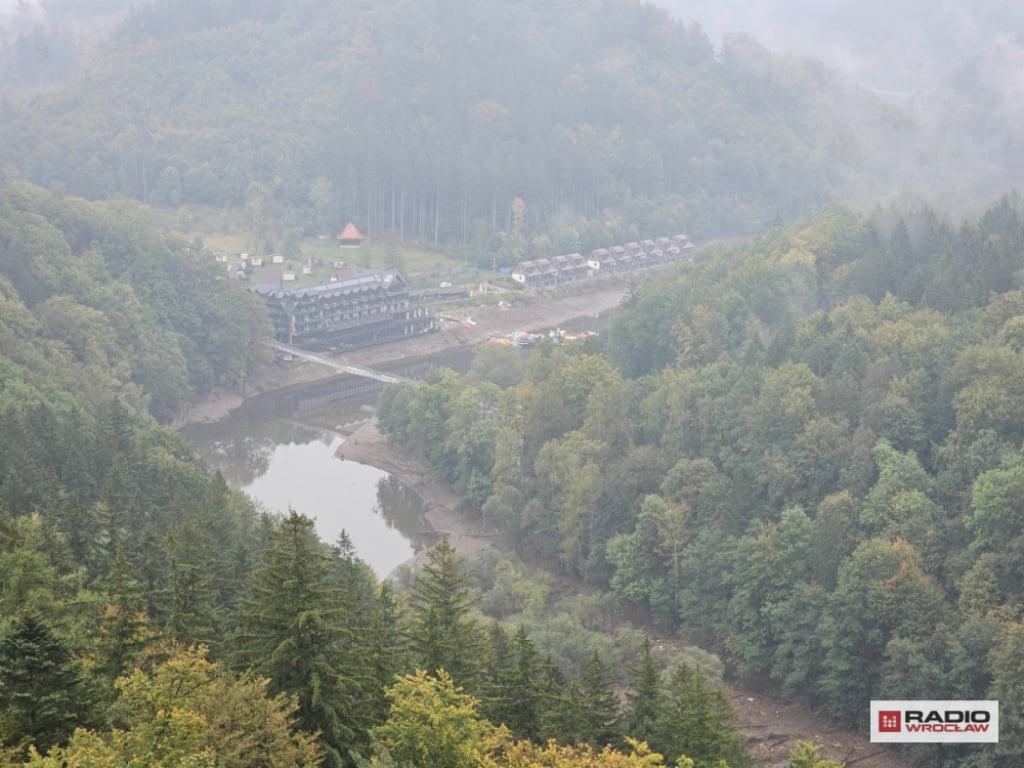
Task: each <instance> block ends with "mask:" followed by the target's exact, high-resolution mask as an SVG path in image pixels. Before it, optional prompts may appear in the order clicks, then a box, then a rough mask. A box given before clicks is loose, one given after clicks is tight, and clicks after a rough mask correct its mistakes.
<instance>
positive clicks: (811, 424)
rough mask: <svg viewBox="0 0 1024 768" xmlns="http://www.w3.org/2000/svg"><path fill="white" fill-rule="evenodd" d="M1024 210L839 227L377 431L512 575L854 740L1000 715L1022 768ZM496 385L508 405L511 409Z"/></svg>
mask: <svg viewBox="0 0 1024 768" xmlns="http://www.w3.org/2000/svg"><path fill="white" fill-rule="evenodd" d="M1022 253H1024V204H1022V201H1021V198H1020V197H1019V196H1017V195H1011V196H1008V197H1006V198H1004V199H1002V200H1000V201H999V202H998V203H996V204H994V205H992V206H991V207H990V208H988V209H987V210H986V211H985V213H984V215H982V216H981V217H980V219H979V220H978V221H976V222H964V223H962V224H961V223H953V222H947V221H944V220H943V219H942V218H941V217H939V216H937V215H936V214H935V213H934V212H933V211H931V210H930V209H928V208H923V207H922V208H919V209H915V210H913V211H909V212H906V213H905V214H904V215H896V214H885V213H881V212H880V213H878V214H877V215H876V216H875V217H874V218H872V219H871V220H866V219H864V218H863V217H861V216H859V215H857V214H854V213H852V212H850V211H848V210H844V209H841V208H835V207H833V208H830V209H828V210H826V211H823V212H822V213H821V214H819V215H817V216H815V217H814V218H812V219H810V220H808V221H806V222H804V223H802V224H800V225H797V226H794V227H792V228H787V229H783V228H778V229H775V230H772V231H771V232H770V233H768V234H766V235H765V236H763V237H761V238H757V239H754V240H752V241H750V242H748V243H744V244H742V245H735V246H731V247H724V246H722V247H709V248H706V249H704V251H703V252H702V255H703V258H702V259H701V258H698V261H697V263H694V264H691V265H685V266H683V267H681V268H680V270H679V272H678V273H677V274H676V275H675V276H674V277H673V278H672V279H663V280H657V281H651V282H648V283H645V284H643V285H642V286H641V287H640V289H639V290H638V291H637V292H636V293H635V294H634V295H633V296H632V297H630V299H629V300H628V301H627V302H626V305H625V306H624V307H623V309H622V310H621V311H620V312H619V313H618V314H617V315H616V316H615V318H614V319H613V321H612V325H611V327H610V329H609V332H608V334H607V336H606V338H605V339H604V344H603V345H602V347H600V348H598V347H596V346H593V345H591V346H590V348H587V347H586V346H585V345H584V346H575V345H574V346H573V347H571V348H570V347H556V346H550V345H548V344H545V345H544V346H542V347H541V348H540V349H538V350H536V351H533V352H532V353H531V354H530V356H529V358H528V360H527V361H526V364H525V367H521V368H519V369H518V370H521V371H522V373H521V374H520V375H519V376H518V377H517V380H516V381H513V382H510V381H508V378H507V377H508V374H509V372H510V371H515V370H517V367H516V366H515V365H514V360H513V359H512V357H514V356H515V355H517V354H518V353H516V352H515V351H513V350H508V349H498V348H488V349H486V350H481V352H480V354H479V355H478V357H477V359H476V361H475V363H474V368H473V371H472V372H471V374H470V376H469V377H467V378H466V379H460V378H459V377H457V376H455V375H454V374H452V373H451V372H447V373H445V372H443V371H442V372H437V373H435V374H434V375H433V378H432V379H431V380H430V381H429V382H428V383H427V384H426V385H423V386H420V387H418V388H412V387H409V386H403V385H394V386H391V387H389V388H387V389H386V390H385V392H384V395H383V397H382V400H381V405H380V412H379V419H380V423H381V426H382V427H383V428H384V429H385V430H386V431H387V433H388V435H389V436H390V437H391V439H393V440H395V441H397V442H399V443H401V444H402V445H405V446H407V447H409V448H410V449H412V450H418V451H421V452H422V454H423V455H424V456H425V457H426V458H427V459H428V460H430V461H431V462H432V464H433V465H434V466H435V467H436V469H437V471H438V472H439V473H441V474H442V476H444V477H445V478H446V479H448V480H449V481H450V482H452V483H453V484H454V486H455V487H456V488H458V489H459V490H460V492H461V493H462V494H463V495H464V497H465V499H466V500H467V507H469V508H470V509H475V510H478V512H479V514H481V515H482V516H483V518H484V519H485V520H486V521H489V522H490V523H491V524H492V525H494V526H496V527H497V528H498V529H499V530H500V531H502V533H503V535H504V537H505V539H506V540H507V542H508V543H509V544H511V545H513V546H514V547H515V548H516V550H517V551H518V552H520V553H521V554H522V555H523V556H524V557H527V558H532V559H534V560H536V561H539V562H542V563H545V564H547V565H549V566H551V567H555V568H558V569H562V570H564V571H566V572H568V573H571V574H575V575H578V576H581V577H582V578H584V579H585V580H587V581H589V582H590V583H592V584H594V585H595V586H598V587H601V588H603V589H606V590H610V591H611V592H612V593H614V594H615V595H617V596H619V597H620V598H621V599H623V600H625V601H627V602H630V603H635V604H637V605H639V606H643V607H645V608H646V609H648V610H649V611H650V612H651V614H652V615H653V617H654V619H655V620H657V621H659V622H661V623H662V624H663V625H665V626H666V627H671V628H678V629H679V630H680V631H681V632H682V633H683V634H684V636H687V637H691V638H697V639H699V640H700V641H701V642H702V643H703V644H704V647H707V648H708V649H709V650H714V651H716V652H718V653H720V654H722V656H723V658H724V659H725V661H726V663H727V665H728V667H729V668H730V669H731V670H732V671H733V672H734V673H736V674H738V675H741V676H743V677H746V678H750V679H753V680H758V679H768V678H770V679H772V680H774V681H777V682H778V683H779V684H781V686H782V688H783V690H785V691H787V692H790V693H793V694H797V695H800V696H803V697H805V698H806V699H807V700H809V701H811V702H814V703H815V704H816V705H818V706H821V707H823V708H824V709H825V710H826V711H827V712H829V713H830V714H831V715H832V716H833V717H835V718H836V719H837V720H838V721H839V722H842V723H847V724H866V713H867V711H868V702H869V700H870V699H872V698H875V699H879V698H883V699H884V698H891V699H944V698H948V699H986V698H991V699H997V700H1000V701H1001V702H1003V703H1004V705H1005V706H1004V707H1003V709H1002V718H1001V728H1000V741H999V744H998V746H994V745H993V746H988V747H985V748H975V747H952V746H950V745H943V747H944V748H943V749H939V748H938V747H932V746H928V745H921V746H917V747H915V748H914V749H913V750H910V752H909V754H910V755H911V756H912V757H913V758H914V759H915V762H916V764H919V765H922V766H932V767H936V766H960V765H971V766H1005V767H1006V768H1009V766H1015V765H1020V763H1021V760H1022V758H1024V720H1022V719H1021V717H1020V713H1019V711H1018V708H1017V707H1015V706H1013V702H1015V701H1019V700H1020V698H1021V695H1022V692H1024V678H1022V676H1021V671H1020V664H1019V660H1020V658H1021V653H1022V652H1024V648H1022V639H1024V623H1022V622H1021V617H1020V607H1019V606H1020V604H1021V602H1022V599H1024V593H1022V591H1021V584H1022V581H1021V576H1020V574H1021V565H1020V563H1021V556H1020V552H1021V550H1022V546H1024V523H1022V520H1024V517H1022V510H1021V499H1022V498H1024V496H1022V493H1024V453H1022V450H1021V441H1022V439H1024V410H1022V407H1021V404H1022V403H1024V391H1022V389H1021V388H1022V382H1024V357H1022V350H1024V347H1022V338H1024V337H1022V335H1021V330H1022V328H1024V294H1022V292H1021V290H1020V288H1019V287H1015V286H1019V281H1020V275H1021V268H1022V266H1024V263H1022V257H1021V254H1022ZM496 382H501V385H500V386H499V384H498V383H496Z"/></svg>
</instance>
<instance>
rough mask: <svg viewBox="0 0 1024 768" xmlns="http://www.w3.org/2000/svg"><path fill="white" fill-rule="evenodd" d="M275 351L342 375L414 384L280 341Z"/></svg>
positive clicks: (275, 346) (275, 343)
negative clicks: (347, 374) (322, 366)
mask: <svg viewBox="0 0 1024 768" xmlns="http://www.w3.org/2000/svg"><path fill="white" fill-rule="evenodd" d="M274 349H276V350H278V351H280V352H284V353H285V354H288V355H291V356H292V357H294V358H296V359H298V360H307V361H309V362H311V363H317V364H318V365H326V366H327V367H328V368H333V369H334V370H336V371H340V372H341V373H351V374H352V375H353V376H363V377H364V378H367V379H376V380H377V381H383V382H384V383H385V384H398V383H400V382H403V381H407V382H412V379H407V378H405V377H404V376H395V375H394V374H391V373H384V372H383V371H376V370H374V369H373V368H364V367H362V366H359V365H349V364H348V363H342V362H340V361H338V360H332V359H331V358H329V357H324V356H323V355H318V354H316V353H315V352H309V351H307V350H305V349H299V348H298V347H293V346H292V345H291V344H283V343H281V342H279V341H276V342H274Z"/></svg>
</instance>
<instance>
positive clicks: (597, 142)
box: [0, 0, 1000, 280]
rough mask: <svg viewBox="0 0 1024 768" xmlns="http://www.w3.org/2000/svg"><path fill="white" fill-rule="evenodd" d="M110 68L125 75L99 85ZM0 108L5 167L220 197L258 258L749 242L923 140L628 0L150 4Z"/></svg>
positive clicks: (788, 71)
mask: <svg viewBox="0 0 1024 768" xmlns="http://www.w3.org/2000/svg"><path fill="white" fill-rule="evenodd" d="M339 29H345V30H346V33H345V34H344V35H342V36H340V37H339V36H338V34H337V30H339ZM48 48H49V49H51V50H53V51H60V52H61V53H63V52H65V51H67V50H68V49H69V47H68V46H67V45H65V44H63V43H56V42H54V43H53V44H52V45H50V46H48ZM268 51H271V53H269V54H268V53H267V52H268ZM12 55H13V52H12ZM4 60H5V62H6V61H7V60H8V59H7V58H6V57H5V58H4ZM609 61H620V62H623V63H624V65H623V66H618V67H612V68H609V67H608V66H607V63H608V62H609ZM125 71H131V72H134V73H135V76H134V77H133V78H132V82H131V83H130V84H128V83H125V82H123V79H122V78H118V77H116V76H113V75H112V74H111V73H117V72H125ZM499 76H500V77H504V78H505V81H506V87H505V88H504V89H503V90H502V91H501V93H495V91H494V89H493V83H494V81H495V78H496V77H499ZM267 83H272V84H273V87H269V88H268V87H265V85H266V84H267ZM596 94H601V96H600V98H598V97H596ZM355 105H358V107H356V106H355ZM353 109H358V111H359V114H360V115H361V119H360V120H356V121H354V120H352V119H351V116H352V111H353ZM6 110H7V111H6V112H5V119H4V120H3V121H2V123H0V129H2V130H0V147H2V151H0V165H9V166H12V167H14V168H16V169H17V171H18V172H19V173H20V174H22V175H23V176H25V177H26V178H29V179H33V180H35V181H36V182H37V183H51V182H54V183H59V184H60V185H61V186H62V188H64V189H67V190H68V191H69V192H70V193H72V194H79V195H84V196H87V197H90V198H99V197H109V196H113V195H127V196H129V197H133V198H135V199H138V200H141V201H143V202H145V203H148V204H157V205H167V206H171V207H177V206H179V205H181V204H185V203H188V204H198V205H225V204H226V205H230V206H232V207H234V208H237V209H243V210H244V212H245V215H246V219H247V223H246V229H247V235H248V237H249V239H250V241H251V243H252V244H253V246H254V247H256V248H259V249H263V248H265V246H266V245H267V244H273V243H276V242H277V243H279V242H281V241H282V240H283V238H284V233H286V232H287V231H289V230H295V229H297V228H299V227H302V228H304V229H306V230H308V231H310V232H315V233H318V234H325V235H333V234H334V233H335V232H336V231H338V229H339V228H340V227H341V226H342V225H344V223H345V222H346V220H349V219H351V220H354V221H356V222H358V223H359V224H360V226H361V227H362V228H364V229H365V230H366V231H367V233H368V234H370V235H371V236H374V237H377V236H384V237H387V236H389V235H391V236H394V235H397V236H398V237H408V236H410V235H411V236H414V237H416V238H419V239H421V240H424V241H428V242H431V243H434V244H439V243H441V242H445V241H456V240H457V241H459V242H461V243H462V244H463V245H464V246H466V247H467V248H472V249H473V250H475V251H476V252H477V253H489V254H496V258H498V259H500V261H501V263H502V264H505V265H511V264H513V263H515V262H516V261H519V260H520V259H522V258H527V257H529V256H532V255H535V254H532V253H531V252H530V251H531V250H532V249H534V248H537V247H541V248H543V246H544V244H545V243H554V244H564V245H565V249H566V251H573V250H589V249H591V248H594V247H597V246H598V245H606V244H608V243H609V242H614V241H625V240H629V239H635V234H634V233H635V232H636V231H639V232H645V233H652V234H653V233H666V232H671V231H673V230H674V229H676V228H678V227H679V223H680V222H681V221H684V222H687V223H688V224H687V225H688V226H690V227H691V229H692V230H693V231H695V232H697V231H699V232H701V233H712V232H713V233H721V232H749V231H754V230H757V229H760V228H761V227H763V225H764V224H765V223H766V222H768V221H770V220H771V219H772V218H773V217H775V216H782V217H785V218H787V219H788V218H791V217H793V216H797V215H801V214H803V213H806V212H807V211H809V210H812V209H815V208H818V207H820V205H821V204H822V203H823V202H825V201H827V200H828V199H829V198H830V197H831V196H832V195H834V194H836V193H837V192H844V191H845V192H847V193H850V192H852V191H853V190H859V189H860V187H861V186H862V185H864V184H865V183H866V182H867V181H868V180H871V181H872V182H875V183H880V184H883V185H888V184H890V183H895V182H896V181H897V180H898V181H900V182H904V183H906V180H907V177H908V176H910V175H913V176H917V175H919V174H920V171H921V168H920V164H912V163H909V162H905V163H899V164H897V163H895V162H893V163H878V162H875V161H874V157H875V155H876V154H877V153H876V152H875V151H873V149H874V146H876V145H877V146H882V145H884V146H887V147H892V148H893V152H894V155H895V156H897V157H899V153H898V151H897V149H896V147H901V148H904V152H903V153H902V154H903V156H905V157H906V158H910V157H912V156H914V150H916V149H918V148H919V147H920V145H921V144H923V143H925V142H926V141H927V140H926V139H925V138H924V137H923V136H920V135H919V134H918V133H917V132H914V131H911V130H908V129H907V127H906V126H905V125H904V124H901V123H899V122H898V121H894V120H893V118H892V116H891V114H890V112H889V110H888V109H887V108H885V107H883V106H882V105H881V104H880V103H879V102H878V101H877V100H875V99H874V98H871V97H869V96H867V95H865V94H861V93H858V92H855V91H851V89H849V88H848V87H847V86H846V84H845V83H843V82H842V81H841V80H840V79H839V78H838V76H832V75H827V74H826V73H825V71H824V70H822V69H821V68H820V67H818V66H816V65H813V64H811V63H809V62H802V61H799V62H798V61H795V60H788V59H784V58H781V57H776V56H773V55H771V54H769V53H768V52H767V51H766V50H764V49H761V48H759V47H758V46H756V44H754V43H753V41H750V40H740V39H733V40H731V41H730V44H729V45H728V46H727V47H726V48H725V49H724V50H723V51H722V54H721V55H720V56H719V55H716V54H715V51H714V48H713V46H712V43H711V41H709V40H708V38H707V36H706V35H705V34H704V32H703V31H702V30H701V28H700V27H699V25H697V24H695V23H689V24H684V23H681V22H678V21H674V20H673V19H671V18H670V17H669V16H668V15H667V14H666V13H664V12H663V11H660V10H657V9H655V8H653V7H650V8H648V7H645V6H636V5H635V4H633V3H629V2H624V1H623V0H615V1H614V2H608V3H607V4H606V6H603V7H602V9H601V12H600V13H595V12H594V11H593V9H590V8H586V7H579V6H575V5H573V4H572V3H564V2H559V3H556V4H554V5H551V6H533V5H530V6H526V7H523V6H522V5H521V4H515V3H509V2H505V1H504V0H501V1H493V2H490V3H487V4H485V5H484V6H481V7H480V8H479V9H478V10H477V12H476V13H474V14H471V15H459V14H457V13H454V12H453V11H452V10H451V8H450V7H448V6H446V5H444V4H441V5H437V6H434V5H431V6H420V5H417V4H415V3H411V2H408V0H391V2H388V3H386V4H384V5H381V6H376V5H375V6H353V7H348V6H346V7H340V6H335V5H333V4H322V3H308V2H303V3H301V4H299V5H298V6H294V7H292V6H288V5H285V4H282V3H279V2H273V1H268V2H262V3H251V4H240V3H234V2H224V3H215V4H212V5H211V4H209V3H207V4H202V3H192V2H189V3H185V4H182V3H181V2H174V3H172V2H166V1H163V2H156V3H152V4H149V5H146V6H145V7H141V8H138V9H135V11H134V12H133V13H132V14H131V15H130V17H129V19H128V20H127V21H126V22H125V23H124V24H123V25H122V27H121V29H120V31H119V33H118V34H117V35H115V38H114V40H113V41H112V42H111V44H110V45H109V46H103V47H102V48H101V49H97V50H94V51H91V55H90V56H88V57H83V58H82V60H81V62H80V65H79V66H78V67H77V68H75V70H74V71H73V72H72V74H71V76H70V77H69V78H68V80H67V82H66V83H64V84H63V85H62V86H61V87H58V88H55V89H53V91H52V92H51V93H49V94H47V96H46V97H45V98H36V99H29V98H26V99H24V100H12V101H11V103H10V104H9V105H8V106H7V107H6ZM254 113H258V114H260V115H262V119H261V120H259V121H258V124H257V125H254V124H253V120H252V115H253V114H254ZM809 126H813V131H812V130H809V128H808V127H809ZM853 126H857V127H856V128H854V127H853ZM868 130H870V132H871V133H870V134H869V135H871V137H872V138H871V141H872V144H870V145H861V143H860V142H861V139H860V138H859V137H858V134H859V133H861V132H862V131H863V132H867V131H868ZM766 146H769V147H771V151H765V147H766ZM355 147H358V148H359V150H358V151H352V150H351V148H355ZM425 148H430V154H429V157H427V156H426V155H425ZM948 156H949V153H946V154H945V155H939V154H938V153H935V155H934V156H933V163H932V164H933V165H934V164H935V163H940V164H942V163H945V162H946V158H947V157H948ZM897 167H898V169H899V173H900V176H899V178H898V179H897V178H896V176H895V169H896V168H897ZM541 255H550V254H543V253H542V254H541ZM485 258H486V257H485ZM483 260H484V259H481V261H483ZM486 261H487V262H490V261H491V260H490V259H489V258H486ZM389 262H391V260H390V259H389ZM487 266H491V264H490V263H488V264H487ZM990 271H991V272H992V275H991V277H990V278H989V279H991V280H994V279H996V277H998V276H999V274H1000V273H999V272H997V271H994V270H990Z"/></svg>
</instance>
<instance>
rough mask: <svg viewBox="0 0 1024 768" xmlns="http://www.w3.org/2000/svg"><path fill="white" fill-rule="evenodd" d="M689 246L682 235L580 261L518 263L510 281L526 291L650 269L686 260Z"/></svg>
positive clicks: (596, 253)
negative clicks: (522, 286) (518, 284)
mask: <svg viewBox="0 0 1024 768" xmlns="http://www.w3.org/2000/svg"><path fill="white" fill-rule="evenodd" d="M693 247H694V246H693V243H692V242H690V238H688V237H687V236H686V235H676V236H675V237H659V238H657V239H656V240H641V241H640V242H632V243H625V244H623V245H615V246H612V247H611V248H597V249H595V250H594V251H593V252H592V253H591V254H590V256H589V258H584V257H583V256H581V255H580V254H578V253H570V254H566V255H564V256H553V257H551V258H549V259H548V258H544V259H532V260H530V261H521V262H519V263H518V264H516V265H515V266H514V267H513V268H512V279H513V280H515V281H516V282H518V283H520V284H522V285H524V286H525V287H527V288H546V287H549V286H557V285H562V284H565V283H570V282H574V281H576V280H582V279H583V278H586V277H596V276H598V275H608V274H617V273H621V272H632V271H634V270H638V269H650V268H651V267H656V266H659V265H661V264H668V263H671V262H674V261H679V260H681V259H684V258H690V252H691V251H692V250H693Z"/></svg>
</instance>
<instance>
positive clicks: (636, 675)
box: [625, 636, 662, 744]
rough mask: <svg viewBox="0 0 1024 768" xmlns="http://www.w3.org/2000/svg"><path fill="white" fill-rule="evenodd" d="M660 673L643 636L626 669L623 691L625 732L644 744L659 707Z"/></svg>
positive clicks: (651, 736) (649, 739) (650, 736)
mask: <svg viewBox="0 0 1024 768" xmlns="http://www.w3.org/2000/svg"><path fill="white" fill-rule="evenodd" d="M661 699H662V694H661V672H660V671H659V669H658V663H657V662H656V661H655V659H654V656H653V654H652V653H651V638H650V637H647V636H645V637H644V642H643V644H642V645H641V646H640V658H639V659H638V660H637V662H636V664H635V665H633V666H632V667H630V668H629V690H628V691H626V702H627V707H626V714H625V730H626V735H627V736H631V737H632V738H634V739H639V740H640V741H646V742H647V743H648V744H650V743H651V742H652V740H653V739H654V738H655V724H656V722H657V719H658V712H659V711H660V710H661V706H662V704H661Z"/></svg>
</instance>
